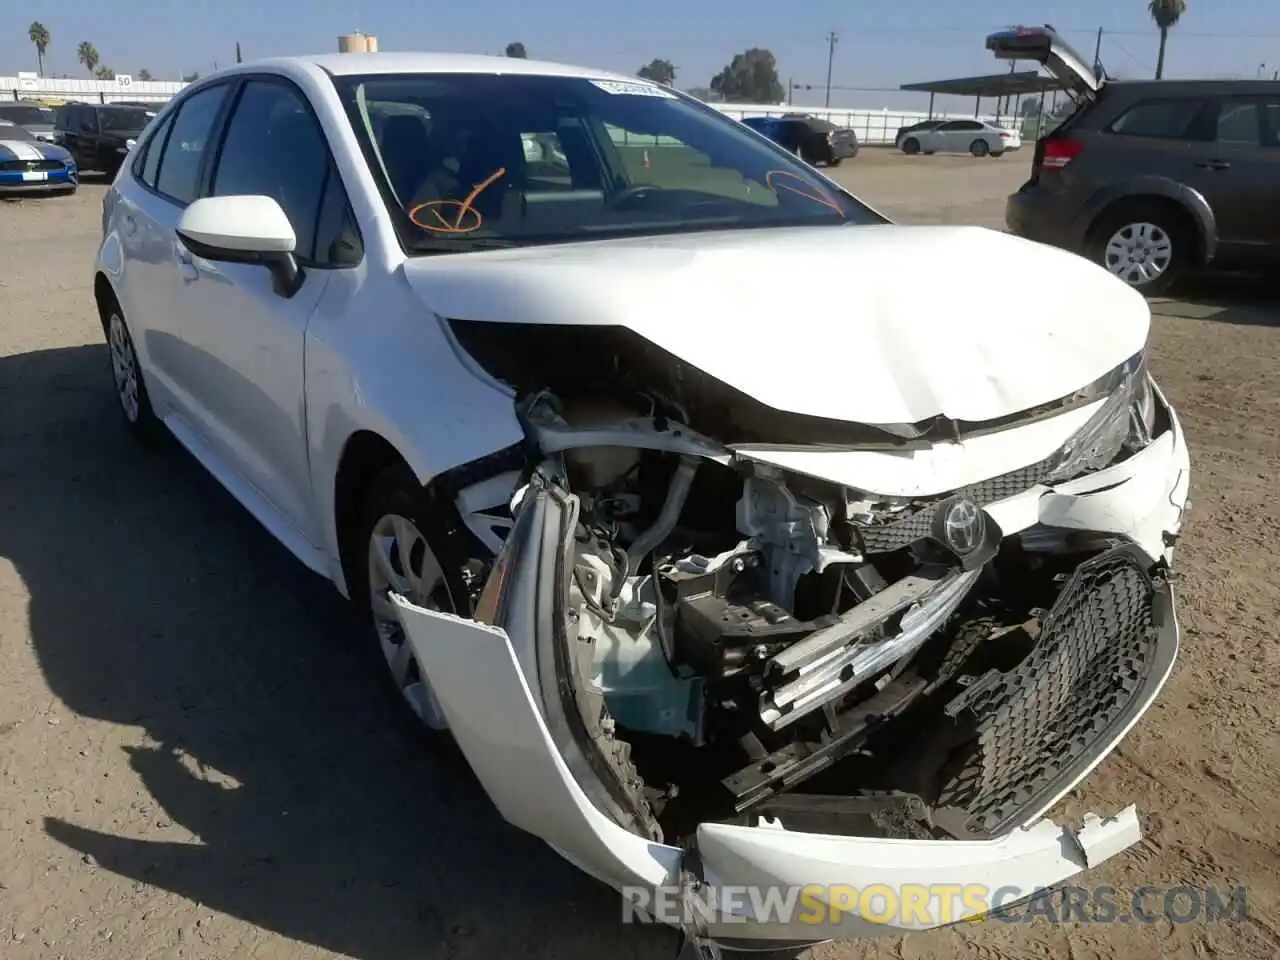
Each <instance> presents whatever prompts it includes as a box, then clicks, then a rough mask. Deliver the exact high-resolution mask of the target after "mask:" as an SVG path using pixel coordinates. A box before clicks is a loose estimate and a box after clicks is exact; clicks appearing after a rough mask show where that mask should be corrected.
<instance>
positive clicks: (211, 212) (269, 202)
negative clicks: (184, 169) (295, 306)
mask: <svg viewBox="0 0 1280 960" xmlns="http://www.w3.org/2000/svg"><path fill="white" fill-rule="evenodd" d="M177 233H178V236H179V237H180V238H181V240H182V242H183V243H184V244H186V246H187V249H188V250H190V251H191V252H192V253H193V254H194V255H195V256H197V257H201V258H202V259H204V260H213V261H215V262H217V261H221V262H223V263H256V264H261V265H262V266H264V267H266V268H267V269H268V270H269V271H271V282H272V289H273V290H275V292H276V293H277V294H279V295H280V296H282V297H292V296H293V295H294V294H295V293H297V292H298V288H299V287H301V286H302V280H303V275H302V268H301V267H300V266H298V261H297V258H295V257H294V255H293V251H294V248H295V247H296V246H297V243H298V240H297V237H296V236H294V233H293V225H292V224H290V223H289V218H288V217H287V216H286V215H285V212H284V210H282V209H281V208H280V204H278V203H276V201H275V200H273V199H272V198H271V197H263V196H244V197H202V198H201V199H199V200H197V201H195V202H194V203H192V204H191V205H190V206H188V207H187V209H186V210H184V211H183V212H182V217H181V218H180V219H179V220H178V229H177Z"/></svg>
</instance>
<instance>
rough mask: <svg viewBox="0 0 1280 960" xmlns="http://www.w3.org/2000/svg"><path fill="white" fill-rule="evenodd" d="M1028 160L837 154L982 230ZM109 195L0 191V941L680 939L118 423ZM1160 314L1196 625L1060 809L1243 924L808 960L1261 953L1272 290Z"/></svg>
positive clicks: (883, 194) (1271, 591) (278, 562)
mask: <svg viewBox="0 0 1280 960" xmlns="http://www.w3.org/2000/svg"><path fill="white" fill-rule="evenodd" d="M1025 169H1026V159H1025V157H1017V156H1012V157H1005V158H1004V159H1002V160H991V159H988V160H984V161H973V160H969V159H966V158H948V157H918V158H912V159H910V160H908V159H906V158H901V157H898V156H896V155H894V154H890V153H888V152H884V151H875V150H866V151H864V153H863V155H862V156H861V157H859V158H858V159H857V160H855V161H853V162H850V163H846V164H845V165H844V166H843V167H841V168H840V169H839V171H837V174H838V175H839V176H840V178H841V179H843V180H845V181H846V182H848V183H849V184H851V185H852V186H853V187H854V188H855V189H856V190H858V191H859V192H860V193H861V194H862V195H863V196H865V197H866V198H867V199H868V200H869V201H870V202H872V203H874V204H875V205H877V206H878V207H879V208H880V209H882V210H883V211H884V212H886V213H888V214H890V215H891V216H894V217H897V218H900V219H902V220H904V221H909V222H930V221H933V222H937V221H944V222H957V223H982V224H986V225H991V226H998V225H999V223H1000V220H1001V215H1002V204H1003V197H1004V195H1005V194H1006V193H1007V192H1008V191H1009V190H1010V189H1011V188H1013V187H1014V186H1015V185H1016V184H1017V182H1018V181H1019V179H1020V178H1021V176H1022V175H1023V174H1024V173H1025ZM102 191H103V188H102V187H101V186H99V185H86V186H85V187H84V188H82V189H81V191H80V193H79V194H78V195H77V196H76V197H74V198H64V199H56V200H45V201H31V200H28V201H23V202H21V203H0V316H2V317H3V320H0V664H2V665H3V669H0V956H3V957H5V958H14V960H18V958H35V957H40V958H43V957H49V958H54V957H65V958H75V960H107V958H127V960H145V958H153V957H155V958H160V957H164V958H171V957H184V958H222V957H233V956H234V957H255V958H281V960H295V958H302V957H328V956H335V955H346V956H352V957H359V958H384V957H385V958H409V957H440V958H446V957H447V958H450V960H464V958H476V960H491V958H494V957H507V956H528V957H534V956H543V957H549V958H577V957H581V958H588V957H598V956H601V955H603V954H605V953H608V954H609V955H612V956H619V957H621V956H634V957H638V958H646V960H648V958H654V960H656V958H663V960H669V958H671V957H672V956H673V955H674V951H675V947H676V940H675V937H674V935H673V934H671V933H670V932H669V931H666V930H659V929H639V928H636V929H629V930H625V931H623V930H620V929H619V925H618V917H619V915H620V909H619V904H618V900H617V898H616V897H615V895H614V894H613V893H612V892H611V891H609V890H607V889H606V888H604V887H603V886H601V885H599V884H597V883H595V882H594V881H592V880H589V879H587V878H586V877H584V876H583V875H581V874H579V873H578V872H577V871H576V870H575V869H574V868H573V867H571V866H569V865H568V864H567V863H564V862H563V861H562V860H561V859H560V858H559V857H558V856H556V855H555V854H554V853H552V852H551V851H550V850H548V849H546V848H544V847H543V846H542V845H541V844H540V843H538V842H536V841H534V840H532V839H530V838H528V837H526V836H524V835H521V834H519V833H517V832H516V831H514V830H512V829H510V828H508V827H506V826H505V825H504V824H503V823H502V822H501V821H500V820H499V819H498V817H497V816H496V814H495V813H494V812H493V810H492V808H491V807H490V806H489V804H488V803H487V801H486V800H485V798H484V797H483V795H481V794H479V792H478V790H477V789H476V788H474V787H473V786H471V785H470V784H468V783H466V782H461V781H460V780H459V779H458V778H456V777H453V776H451V775H449V774H448V773H447V772H446V771H445V770H443V769H441V768H439V767H437V766H436V765H435V763H434V762H433V761H432V760H431V759H430V758H426V757H423V756H422V755H421V754H418V753H415V752H414V751H412V750H410V749H408V748H407V747H406V745H405V744H404V743H403V742H402V740H401V739H400V738H399V737H398V736H397V735H396V734H394V733H392V732H390V731H389V729H388V728H387V726H386V725H385V718H384V714H383V712H382V709H381V707H380V706H379V703H378V700H377V696H376V693H375V691H374V688H373V684H372V682H370V681H367V680H366V679H365V678H364V676H363V674H361V673H360V671H359V668H358V666H357V658H356V656H355V655H354V654H353V652H352V651H351V650H350V648H349V645H348V643H347V638H348V636H349V635H350V630H351V625H350V619H349V616H348V613H347V611H346V610H345V607H344V605H343V604H342V602H341V601H340V599H339V598H338V597H337V596H336V594H335V593H334V592H333V591H332V590H331V589H330V588H329V587H327V586H325V585H324V584H323V583H321V582H320V581H319V580H317V579H316V578H314V577H313V576H311V575H310V574H308V573H307V572H306V571H304V570H303V569H302V568H301V567H300V566H299V565H298V564H297V563H295V562H294V561H293V560H292V559H291V558H290V557H289V556H287V555H286V554H285V552H284V550H283V549H282V548H280V547H279V546H277V545H276V544H275V543H274V541H272V540H271V539H270V538H269V537H268V536H267V535H266V534H265V533H264V532H263V531H262V530H260V529H259V528H258V527H257V526H256V525H255V523H254V522H253V521H252V520H251V519H250V518H249V517H248V516H247V515H246V514H245V513H244V512H243V511H242V510H241V509H240V508H239V507H238V506H236V505H235V504H234V503H233V502H232V501H231V500H230V498H229V497H228V496H227V495H225V494H224V493H222V492H221V490H220V489H219V488H218V487H217V486H216V485H215V484H214V483H213V482H212V481H211V480H209V479H208V478H207V477H206V476H205V475H204V474H203V472H202V471H201V469H200V468H199V467H198V466H196V465H195V464H194V463H193V462H192V461H190V460H189V459H188V458H187V457H185V456H183V455H181V454H179V453H177V452H175V451H173V450H162V451H159V452H156V453H152V454H143V453H141V452H139V451H138V450H137V449H135V447H134V446H133V445H132V444H131V443H130V442H129V441H128V440H127V439H126V437H125V436H124V434H123V432H122V430H121V429H120V427H119V426H118V423H117V415H116V412H115V410H114V408H113V407H114V402H115V401H114V398H113V396H112V393H111V389H110V386H109V382H108V381H109V377H108V365H107V354H106V348H105V347H104V346H103V343H102V333H101V330H100V328H99V325H98V322H97V320H96V317H95V315H94V311H93V307H92V298H91V294H90V286H89V279H90V276H89V270H90V262H91V257H92V255H93V251H94V246H95V243H96V240H97V235H98V230H99V220H98V216H99V203H100V200H101V196H102ZM998 282H999V264H992V265H991V266H990V274H989V276H987V277H985V278H982V277H980V278H975V284H976V287H977V288H983V287H988V286H993V285H996V284H998ZM1045 294H1046V296H1053V295H1056V291H1055V290H1054V289H1053V286H1052V278H1047V279H1046V284H1045ZM1156 307H1157V312H1158V313H1159V314H1160V316H1159V317H1158V318H1157V320H1156V324H1155V334H1154V344H1153V352H1154V368H1155V372H1156V374H1157V376H1158V378H1159V379H1160V381H1161V383H1162V385H1163V387H1164V388H1165V390H1166V392H1167V393H1168V394H1169V395H1170V397H1171V399H1172V400H1173V401H1174V402H1175V404H1177V406H1178V409H1179V411H1180V413H1181V415H1182V417H1183V420H1184V424H1185V426H1186V429H1187V430H1188V432H1189V435H1190V439H1191V443H1192V458H1193V466H1194V470H1195V476H1194V482H1193V488H1192V499H1193V502H1194V504H1195V507H1194V510H1193V511H1192V514H1191V519H1190V524H1189V529H1188V531H1187V536H1186V538H1185V541H1184V545H1183V547H1182V549H1181V555H1180V562H1181V571H1182V581H1181V603H1182V607H1181V612H1182V622H1183V627H1184V637H1185V643H1184V648H1183V654H1182V657H1181V659H1180V661H1179V664H1178V667H1177V669H1176V672H1175V674H1174V676H1173V679H1172V680H1171V682H1170V684H1169V686H1168V687H1167V688H1166V690H1165V693H1164V695H1163V697H1162V699H1161V700H1160V702H1159V703H1158V704H1157V705H1156V706H1155V708H1154V709H1153V710H1152V711H1151V712H1150V713H1149V714H1148V715H1147V717H1146V718H1145V719H1144V720H1143V721H1142V723H1141V724H1140V725H1139V726H1138V727H1137V729H1136V731H1135V732H1134V733H1133V734H1132V735H1131V736H1130V737H1129V739H1128V740H1127V741H1126V742H1125V744H1124V746H1123V747H1122V748H1121V749H1120V750H1119V751H1118V752H1117V753H1116V754H1115V755H1113V756H1112V757H1111V758H1109V759H1108V760H1107V761H1106V763H1104V764H1103V766H1102V767H1101V768H1100V769H1099V771H1098V772H1097V773H1096V774H1095V775H1094V776H1093V777H1092V778H1091V779H1090V780H1088V781H1087V783H1086V784H1085V786H1084V787H1083V789H1082V790H1081V791H1080V792H1079V793H1078V794H1077V795H1076V796H1074V797H1073V798H1072V799H1071V800H1070V801H1069V802H1068V804H1067V806H1068V807H1069V810H1068V811H1067V812H1068V813H1078V812H1081V811H1083V810H1086V809H1092V810H1096V811H1098V812H1100V813H1107V812H1111V811H1114V810H1116V809H1118V808H1119V807H1121V806H1123V805H1125V804H1127V803H1129V802H1136V803H1137V804H1138V805H1139V809H1140V810H1141V811H1142V813H1143V815H1144V825H1145V829H1146V831H1147V834H1148V837H1147V839H1146V840H1145V841H1144V842H1143V843H1142V844H1141V846H1140V847H1138V848H1137V849H1136V850H1134V851H1131V852H1129V853H1127V854H1125V855H1122V856H1121V857H1119V858H1117V859H1116V860H1115V861H1113V862H1112V863H1110V864H1108V865H1107V866H1106V867H1104V868H1102V869H1100V870H1098V871H1096V872H1095V873H1094V874H1093V875H1092V876H1091V878H1090V880H1091V882H1096V883H1099V884H1111V885H1115V886H1116V887H1118V888H1120V889H1122V890H1131V889H1133V888H1135V887H1138V886H1141V885H1143V884H1153V885H1164V886H1169V885H1193V886H1206V885H1223V886H1231V887H1233V886H1236V885H1241V884H1242V885H1245V886H1247V888H1248V918H1247V919H1246V920H1245V921H1243V922H1220V923H1217V924H1206V923H1200V922H1192V923H1186V924H1174V923H1171V922H1169V921H1167V920H1161V921H1160V922H1159V923H1156V924H1154V925H1140V924H1117V925H1112V926H1100V925H1088V924H1084V925H1082V924H1075V925H1069V926H1068V925H1052V924H1048V923H1043V922H1040V923H1036V924H1033V925H1016V926H1012V925H1007V924H1000V923H994V922H989V923H985V924H973V925H963V926H961V927H959V928H954V929H951V930H946V931H938V932H934V933H931V934H922V935H916V936H911V937H908V938H906V939H903V940H889V941H883V942H869V943H860V944H836V945H829V946H825V947H821V948H819V949H818V950H816V951H815V954H816V955H817V956H820V957H823V958H836V957H839V958H855V957H856V958H872V957H876V958H880V957H884V958H888V957H896V958H900V960H903V958H937V960H942V958H952V957H956V958H973V960H998V958H1009V960H1012V958H1019V960H1023V958H1027V960H1030V958H1046V960H1048V958H1052V957H1070V958H1072V960H1092V958H1103V957H1108V958H1109V957H1116V958H1120V957H1157V956H1161V957H1165V958H1202V957H1216V956H1221V957H1232V958H1242V960H1243V958H1254V957H1257V958H1263V957H1266V958H1273V957H1275V956H1276V955H1277V953H1280V845H1278V843H1277V839H1276V829H1275V825H1276V823H1277V822H1280V791H1277V789H1276V784H1277V782H1280V738H1277V737H1276V733H1275V731H1276V729H1277V726H1278V725H1280V681H1277V677H1278V676H1280V628H1278V627H1277V612H1278V611H1280V583H1278V582H1277V578H1276V575H1275V573H1274V567H1273V565H1272V561H1271V557H1270V551H1269V549H1268V548H1269V547H1270V546H1272V545H1274V544H1275V543H1276V541H1277V539H1278V538H1280V513H1278V511H1277V507H1276V492H1277V484H1276V479H1275V478H1276V474H1277V469H1278V468H1280V431H1278V430H1277V429H1276V424H1277V422H1280V302H1278V301H1277V299H1276V294H1275V292H1274V291H1273V290H1271V289H1264V288H1261V287H1253V286H1250V285H1248V284H1245V283H1244V282H1243V281H1231V282H1214V283H1213V284H1210V285H1204V286H1201V287H1200V288H1198V289H1197V290H1196V291H1195V296H1194V298H1193V299H1190V300H1181V301H1166V302H1162V303H1160V304H1157V305H1156ZM1020 308H1021V309H1027V310H1034V309H1035V304H1034V303H1026V304H1022V305H1020ZM1010 322H1017V317H1016V314H1011V316H1010ZM1155 906H1156V908H1157V909H1158V907H1159V904H1158V902H1157V903H1156V904H1155Z"/></svg>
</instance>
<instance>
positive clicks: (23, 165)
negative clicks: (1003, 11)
mask: <svg viewBox="0 0 1280 960" xmlns="http://www.w3.org/2000/svg"><path fill="white" fill-rule="evenodd" d="M62 167H63V163H62V161H61V160H0V170H18V171H21V172H23V173H25V172H27V171H35V170H61V169H62Z"/></svg>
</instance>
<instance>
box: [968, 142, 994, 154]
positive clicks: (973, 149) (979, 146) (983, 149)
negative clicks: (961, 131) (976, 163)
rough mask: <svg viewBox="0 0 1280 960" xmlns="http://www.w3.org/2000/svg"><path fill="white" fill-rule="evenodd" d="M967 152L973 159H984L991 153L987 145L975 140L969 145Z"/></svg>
mask: <svg viewBox="0 0 1280 960" xmlns="http://www.w3.org/2000/svg"><path fill="white" fill-rule="evenodd" d="M969 152H970V153H972V154H973V155H974V156H975V157H985V156H986V155H987V154H989V153H990V152H991V147H990V146H988V145H987V141H985V140H975V141H973V143H971V144H969Z"/></svg>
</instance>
